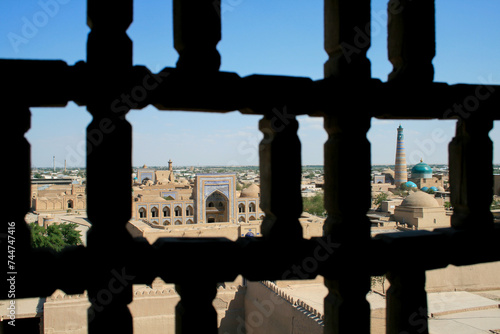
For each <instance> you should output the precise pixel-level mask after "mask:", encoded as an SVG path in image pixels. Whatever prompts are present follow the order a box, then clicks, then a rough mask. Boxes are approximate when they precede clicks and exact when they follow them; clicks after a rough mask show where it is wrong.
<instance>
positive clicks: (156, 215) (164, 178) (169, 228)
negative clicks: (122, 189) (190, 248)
mask: <svg viewBox="0 0 500 334" xmlns="http://www.w3.org/2000/svg"><path fill="white" fill-rule="evenodd" d="M236 184H237V180H236V174H234V173H223V174H197V175H196V176H195V178H194V181H193V182H189V181H188V180H186V179H183V178H182V179H178V180H177V179H176V178H175V177H174V173H173V170H172V163H171V161H169V169H168V171H162V170H155V169H152V168H148V167H147V166H143V168H139V169H138V170H137V176H136V177H135V178H134V186H133V188H132V189H133V201H132V219H131V220H130V224H129V225H131V226H129V227H128V228H129V231H130V232H131V233H132V234H133V235H135V236H143V237H147V234H154V235H155V237H154V239H156V238H157V237H162V236H163V235H162V234H164V233H161V232H162V231H163V232H165V233H168V235H169V236H191V234H193V233H195V234H196V233H197V234H196V235H193V236H201V234H203V235H207V233H208V232H207V231H210V230H214V231H213V232H214V233H213V234H214V235H219V236H220V232H221V230H227V231H229V232H228V233H229V234H230V235H228V237H230V236H232V237H233V238H234V237H242V236H259V235H260V223H261V221H262V220H263V219H264V216H265V214H264V212H263V211H262V210H261V209H260V188H259V186H257V185H256V184H251V185H250V186H249V187H247V188H245V189H243V190H242V191H241V192H240V191H237V190H236ZM231 227H232V228H231ZM153 229H154V230H153ZM216 230H217V231H218V233H216V232H215V231H216ZM178 234H179V235H178ZM208 235H209V236H211V233H208Z"/></svg>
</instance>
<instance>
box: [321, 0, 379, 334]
mask: <svg viewBox="0 0 500 334" xmlns="http://www.w3.org/2000/svg"><path fill="white" fill-rule="evenodd" d="M369 47H370V1H361V2H354V1H342V0H325V50H326V51H327V53H328V55H329V59H328V61H327V62H326V64H325V68H324V72H325V77H326V78H334V79H342V80H343V81H344V82H346V83H349V82H353V81H356V82H357V85H360V86H362V85H363V84H365V83H366V82H367V81H368V80H369V79H370V75H371V73H370V72H371V70H370V61H369V60H368V59H367V58H366V52H367V51H368V48H369ZM345 100H346V101H350V103H346V104H344V105H339V104H336V105H335V110H339V111H338V112H336V113H335V114H334V111H333V110H327V111H326V113H327V116H325V129H326V131H327V132H328V140H327V142H326V143H325V147H324V154H325V161H324V166H325V167H324V168H325V208H326V210H327V212H328V218H327V220H326V221H325V225H324V233H325V235H326V236H327V237H329V238H331V239H332V240H334V241H335V242H337V243H340V244H341V246H340V249H339V250H337V252H343V254H342V257H343V258H344V265H345V268H344V267H343V268H342V269H339V268H337V272H338V273H337V274H336V275H335V276H333V275H332V274H328V273H326V274H325V285H326V287H327V288H328V295H327V296H326V297H325V303H324V305H325V310H324V312H325V333H348V332H352V329H353V327H352V326H353V324H355V332H356V333H369V332H370V306H369V304H368V302H367V300H366V294H367V293H368V291H369V289H370V276H369V273H368V271H367V266H366V265H365V263H366V259H365V257H366V252H365V249H366V247H367V245H368V241H369V239H370V223H369V221H368V219H367V217H366V211H367V210H368V209H369V207H370V204H371V198H370V170H371V166H370V143H369V142H368V140H367V138H366V133H367V131H368V129H369V128H370V118H369V117H363V116H362V115H363V112H364V108H365V107H367V106H365V105H363V102H362V101H360V99H359V98H355V97H354V96H352V97H351V98H349V97H345ZM332 105H333V104H332ZM346 175H354V176H355V177H354V178H347V177H346ZM360 195H361V197H362V200H361V208H360V203H359V202H356V203H354V202H352V201H351V200H350V199H351V198H354V197H358V198H359V196H360ZM350 262H352V263H356V265H355V266H347V263H350Z"/></svg>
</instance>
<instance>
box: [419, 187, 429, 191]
mask: <svg viewBox="0 0 500 334" xmlns="http://www.w3.org/2000/svg"><path fill="white" fill-rule="evenodd" d="M420 190H422V191H427V190H429V187H422V188H421V189H420Z"/></svg>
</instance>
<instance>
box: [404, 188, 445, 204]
mask: <svg viewBox="0 0 500 334" xmlns="http://www.w3.org/2000/svg"><path fill="white" fill-rule="evenodd" d="M401 206H403V207H417V208H434V207H439V204H438V202H437V201H436V199H435V198H434V196H432V195H429V194H427V193H425V192H423V191H417V192H414V193H412V194H410V195H408V197H406V198H405V199H404V200H403V203H401Z"/></svg>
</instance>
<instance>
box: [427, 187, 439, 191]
mask: <svg viewBox="0 0 500 334" xmlns="http://www.w3.org/2000/svg"><path fill="white" fill-rule="evenodd" d="M429 189H431V190H433V191H438V188H437V187H434V186H432V187H430V188H429Z"/></svg>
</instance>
